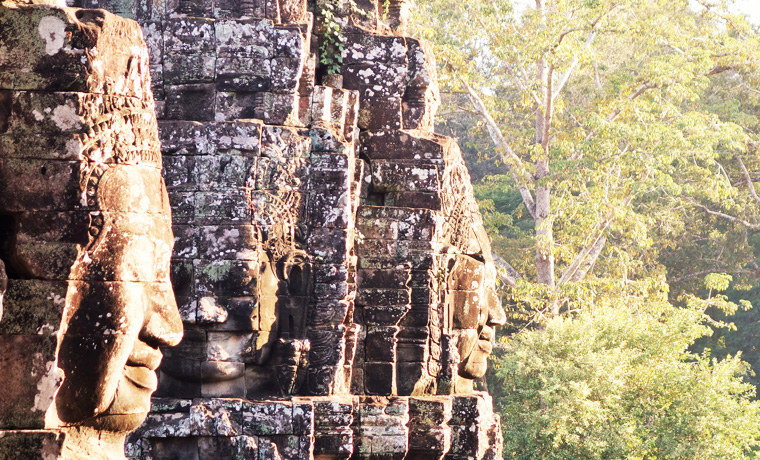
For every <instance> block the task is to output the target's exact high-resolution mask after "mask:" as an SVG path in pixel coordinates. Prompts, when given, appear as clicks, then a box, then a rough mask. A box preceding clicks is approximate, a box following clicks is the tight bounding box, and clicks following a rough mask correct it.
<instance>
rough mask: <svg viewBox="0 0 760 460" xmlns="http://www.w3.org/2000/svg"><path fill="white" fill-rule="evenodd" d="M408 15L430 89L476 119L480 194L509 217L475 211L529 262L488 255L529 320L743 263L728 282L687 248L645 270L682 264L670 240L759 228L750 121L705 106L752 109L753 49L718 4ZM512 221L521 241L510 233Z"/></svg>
mask: <svg viewBox="0 0 760 460" xmlns="http://www.w3.org/2000/svg"><path fill="white" fill-rule="evenodd" d="M419 3H420V7H419V15H420V17H421V18H424V19H423V20H422V21H421V22H423V23H424V24H425V25H426V28H425V29H423V30H422V31H421V34H422V35H427V37H428V38H429V39H431V40H432V41H433V42H434V44H435V45H436V47H437V54H438V58H439V61H440V62H439V64H440V67H441V69H442V78H441V80H442V82H443V83H444V84H449V85H450V86H451V87H452V88H454V89H460V90H461V91H463V92H464V93H465V94H466V96H467V97H468V99H469V102H470V107H468V108H465V109H463V110H466V111H468V112H475V113H477V114H478V116H479V117H481V119H482V120H483V122H484V124H485V125H486V127H487V128H488V131H489V134H490V137H491V140H492V142H493V145H494V151H495V153H496V155H498V156H499V158H500V159H501V161H502V163H503V165H504V166H505V167H506V168H507V170H508V171H507V174H504V175H500V177H496V178H494V179H492V181H491V183H490V184H489V185H490V186H491V190H493V189H494V188H502V189H503V190H506V191H505V192H504V193H502V194H501V195H502V197H501V198H504V197H505V196H507V195H510V194H512V195H514V194H517V195H518V196H519V199H520V206H519V207H515V208H511V209H503V208H499V207H497V206H495V204H496V202H495V201H494V200H492V201H491V202H490V203H489V202H486V203H485V206H486V207H485V209H484V214H486V219H488V218H489V216H490V217H492V218H494V220H495V221H496V222H497V226H498V225H499V224H498V223H500V224H501V225H502V227H503V228H502V229H507V228H508V229H509V230H515V234H517V235H519V238H518V240H520V241H523V242H524V241H525V238H529V240H530V243H531V244H530V245H529V250H530V251H532V252H533V255H532V256H531V258H530V261H531V263H528V259H527V258H525V257H524V252H522V251H520V250H519V248H515V247H514V246H512V247H511V249H517V250H513V251H509V252H504V251H500V246H499V240H498V239H497V241H496V244H495V245H494V247H495V248H496V250H497V252H499V253H500V255H502V256H503V257H504V259H506V260H505V261H504V266H505V267H507V266H508V270H506V271H505V272H504V273H502V279H503V280H504V281H505V282H506V283H507V284H509V285H511V286H512V287H513V293H514V296H515V297H516V298H517V299H519V300H520V302H523V303H526V304H529V305H531V306H533V307H535V308H536V309H537V311H538V313H539V314H538V320H539V321H544V320H545V318H548V317H551V316H554V315H556V314H558V313H559V312H560V309H561V307H563V306H564V307H565V308H566V309H569V310H572V309H573V308H575V307H577V306H579V305H583V304H587V303H589V302H593V301H594V299H596V298H597V297H598V296H599V295H615V289H616V287H615V286H617V284H616V282H617V281H619V280H628V281H636V280H645V279H653V280H659V281H663V280H664V278H665V277H667V276H668V274H669V271H668V268H671V269H675V268H676V267H677V268H682V269H683V273H679V274H678V275H675V276H672V277H673V278H683V277H686V278H684V279H692V278H696V277H698V276H703V275H706V274H710V273H725V272H731V270H733V271H741V270H746V268H745V267H747V266H748V265H750V264H751V263H752V262H753V261H754V257H744V258H743V259H742V257H740V256H739V255H738V252H737V251H734V252H731V254H733V255H734V257H732V258H729V259H730V264H733V265H738V266H739V267H740V270H737V267H735V266H731V267H726V266H725V265H726V264H717V265H716V264H713V265H712V266H709V267H706V266H703V265H700V258H701V257H704V256H706V254H707V252H705V251H703V250H704V249H705V248H704V247H703V246H700V247H699V248H695V249H698V250H697V251H696V254H692V257H691V259H690V262H693V263H688V264H681V265H678V264H671V265H668V264H667V260H664V259H667V257H665V258H664V259H661V256H663V255H665V256H667V255H668V254H667V251H665V250H666V249H673V248H675V250H674V251H673V252H672V254H671V255H675V256H677V257H682V256H684V255H685V254H687V252H688V251H684V250H682V249H685V248H686V246H685V245H680V246H679V245H678V244H677V243H679V242H686V241H694V240H695V238H696V237H699V238H702V237H705V238H710V237H714V236H715V235H714V234H715V233H716V232H717V233H719V234H720V238H717V239H718V240H723V241H719V242H718V244H717V245H716V247H725V244H724V243H726V241H727V240H729V239H731V238H733V239H734V240H737V241H738V240H740V239H741V235H740V234H741V233H742V232H744V233H745V234H746V235H750V236H751V234H752V232H753V231H754V230H755V229H756V228H759V227H758V225H757V222H758V221H757V220H756V219H757V215H756V211H755V208H756V207H757V206H756V203H754V202H753V201H756V200H755V197H756V195H757V194H756V193H755V191H754V188H753V187H752V183H753V181H755V180H758V179H760V177H758V176H757V175H754V173H752V172H750V171H755V170H757V169H758V168H757V166H758V162H757V159H756V158H754V157H755V156H756V155H754V153H755V152H756V149H757V147H756V146H757V145H758V137H757V132H756V131H754V127H755V126H756V122H755V123H754V124H752V120H750V118H751V117H750V118H746V117H745V119H738V118H737V117H736V115H737V113H736V111H735V110H731V108H730V107H718V106H717V104H716V102H717V101H719V100H720V99H719V96H718V94H719V93H720V91H724V92H725V91H727V90H728V89H729V88H730V85H727V84H726V82H728V81H741V82H742V83H743V84H744V86H746V89H745V90H743V91H745V92H746V93H751V94H748V95H749V97H750V98H751V99H754V100H755V101H757V94H754V93H752V91H753V88H754V82H752V81H751V78H752V76H753V75H756V74H757V72H756V71H757V68H756V67H757V65H758V59H757V58H756V52H757V51H756V50H757V49H759V48H758V44H760V41H759V40H758V34H757V33H755V31H753V30H752V29H751V28H750V27H749V26H748V24H747V23H746V21H744V19H743V18H741V17H738V16H733V15H730V14H728V12H727V9H726V5H725V4H724V2H721V1H707V0H703V1H698V2H689V1H687V0H676V1H673V0H652V1H643V0H583V1H582V0H553V1H552V0H536V3H535V8H533V9H529V10H528V11H527V12H525V13H524V14H523V15H522V17H517V16H516V15H515V14H514V12H513V11H512V7H511V5H510V3H509V2H508V1H486V0H475V1H472V2H454V1H452V0H422V1H420V2H419ZM690 5H691V6H690ZM754 78H756V77H754ZM505 184H509V185H505ZM507 201H509V200H507ZM490 205H493V207H491V208H490V209H489V207H488V206H490ZM500 214H501V215H500ZM505 214H509V215H511V216H512V217H513V219H512V220H511V222H512V223H510V220H509V219H504V218H503V216H504V215H505ZM520 219H525V220H529V221H530V223H531V229H530V230H531V234H530V235H526V234H524V233H523V234H520V230H522V229H521V228H520V227H519V226H517V227H516V226H514V225H513V224H514V222H515V221H516V220H520ZM717 221H721V224H720V225H722V226H723V228H719V225H716V222H717ZM695 222H696V225H695ZM737 226H738V227H737ZM739 227H742V228H739ZM512 236H514V235H512ZM737 238H738V239H737ZM734 246H735V248H734V249H736V248H737V247H738V246H737V245H734ZM739 246H741V245H739ZM743 247H744V248H745V249H746V248H747V245H744V246H743ZM749 252H750V253H751V251H749ZM740 259H741V260H740ZM671 261H672V260H671ZM592 269H593V270H594V272H595V273H594V276H589V273H591V272H592ZM729 269H730V270H729ZM671 273H672V270H671ZM510 274H512V275H510ZM683 292H688V291H683ZM541 318H544V319H541Z"/></svg>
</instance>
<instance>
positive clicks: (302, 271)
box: [277, 250, 311, 296]
mask: <svg viewBox="0 0 760 460" xmlns="http://www.w3.org/2000/svg"><path fill="white" fill-rule="evenodd" d="M277 277H278V278H279V279H280V280H282V281H287V283H288V293H289V294H290V295H296V296H305V295H309V294H310V291H311V263H310V262H309V256H308V254H306V252H305V251H301V250H293V251H290V252H289V253H287V254H286V255H285V256H284V257H282V258H281V259H280V260H278V261H277Z"/></svg>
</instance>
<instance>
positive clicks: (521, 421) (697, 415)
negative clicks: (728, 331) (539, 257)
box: [491, 288, 760, 460]
mask: <svg viewBox="0 0 760 460" xmlns="http://www.w3.org/2000/svg"><path fill="white" fill-rule="evenodd" d="M621 291H625V289H624V288H623V289H621ZM702 319H703V312H702V311H701V310H698V309H691V308H674V307H672V306H670V305H669V304H668V303H667V301H666V299H664V298H663V299H660V300H659V301H651V300H648V301H646V302H641V301H637V298H636V297H633V296H621V297H619V300H618V302H617V303H614V302H613V303H612V304H610V305H605V306H601V307H594V308H589V309H586V310H584V311H583V312H581V313H579V314H577V315H574V316H572V317H562V316H561V317H555V318H552V319H550V320H548V322H547V324H546V328H545V329H542V330H533V331H526V332H522V333H520V334H518V335H516V336H514V337H513V338H512V339H511V340H510V341H509V342H508V348H509V352H507V353H503V354H502V355H501V356H500V357H499V358H498V359H496V360H495V361H494V362H493V363H492V365H494V366H495V368H496V369H495V381H494V379H493V378H492V379H491V383H492V386H495V387H498V388H499V389H498V390H497V392H498V393H499V396H498V397H497V404H498V406H499V410H500V414H501V417H502V427H503V433H504V441H505V454H504V458H509V459H516V460H520V459H524V460H532V459H537V458H541V459H551V460H554V459H557V460H558V459H567V460H570V459H573V460H577V459H684V460H687V459H688V460H691V459H732V460H735V459H742V458H754V454H753V453H752V452H753V449H756V448H757V447H758V446H760V402H757V401H752V398H753V397H754V394H755V392H754V387H753V386H752V385H750V384H748V383H745V382H744V381H743V380H742V375H744V374H745V373H746V371H747V366H746V364H745V363H743V362H742V361H741V360H740V359H739V357H738V356H733V357H731V356H728V357H726V358H724V359H722V360H718V359H714V358H711V357H710V356H709V355H708V354H706V353H705V354H700V355H697V354H693V353H690V352H689V346H690V345H692V343H693V342H694V340H695V339H697V338H699V337H702V336H704V335H709V332H710V329H709V328H708V327H706V326H705V325H704V324H703V323H702Z"/></svg>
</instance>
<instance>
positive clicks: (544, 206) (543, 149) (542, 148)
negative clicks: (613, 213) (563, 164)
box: [535, 0, 559, 314]
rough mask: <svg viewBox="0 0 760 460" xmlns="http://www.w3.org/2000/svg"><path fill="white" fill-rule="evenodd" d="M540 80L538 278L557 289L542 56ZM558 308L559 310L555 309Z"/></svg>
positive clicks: (547, 72) (539, 3)
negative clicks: (541, 103) (548, 177)
mask: <svg viewBox="0 0 760 460" xmlns="http://www.w3.org/2000/svg"><path fill="white" fill-rule="evenodd" d="M545 2H546V0H536V9H537V10H538V13H539V14H540V15H541V18H542V20H545V17H544V16H545ZM537 73H538V75H537V77H538V81H539V82H541V92H542V96H543V98H542V99H543V100H542V102H543V106H541V105H536V137H535V142H536V147H538V149H537V150H538V151H539V152H540V153H539V154H538V157H537V158H536V184H537V185H536V214H535V217H536V281H537V282H539V283H541V284H546V285H547V286H549V287H551V288H553V287H554V286H555V280H554V251H553V248H554V234H553V232H552V225H553V222H552V219H551V215H552V213H551V187H549V185H548V183H547V180H546V178H547V176H548V175H549V140H550V139H549V128H550V127H551V122H552V120H551V115H552V113H551V112H552V88H551V81H552V75H551V73H552V70H551V67H550V66H549V65H548V63H547V62H546V61H545V60H544V59H542V60H540V61H539V62H538V68H537ZM551 310H552V314H557V313H559V311H558V310H559V306H558V305H554V304H552V306H551ZM555 310H557V311H555Z"/></svg>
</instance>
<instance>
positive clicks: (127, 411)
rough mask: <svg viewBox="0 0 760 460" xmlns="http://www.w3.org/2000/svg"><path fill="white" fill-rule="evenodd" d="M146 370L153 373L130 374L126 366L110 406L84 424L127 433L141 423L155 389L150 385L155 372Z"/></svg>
mask: <svg viewBox="0 0 760 460" xmlns="http://www.w3.org/2000/svg"><path fill="white" fill-rule="evenodd" d="M147 372H149V373H151V374H153V377H152V378H150V377H148V376H147V373H146V375H142V373H140V372H136V373H134V372H133V373H131V374H130V366H127V369H126V371H125V375H123V376H122V377H121V380H120V381H119V386H118V387H117V389H116V395H115V396H114V400H113V403H112V404H111V406H110V407H109V408H108V409H106V411H105V412H103V413H102V414H100V415H97V416H95V417H93V418H91V419H89V420H87V421H86V422H85V425H87V426H90V427H92V428H95V429H96V430H105V431H112V432H117V433H127V432H130V431H133V430H135V429H136V428H137V427H139V426H140V425H142V423H143V422H144V421H145V417H147V415H148V412H149V411H150V396H151V395H152V394H153V391H154V390H155V386H154V385H150V383H152V382H153V381H154V379H155V373H154V371H147ZM146 387H147V388H146ZM151 387H152V388H151Z"/></svg>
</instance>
